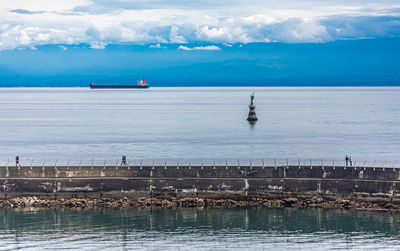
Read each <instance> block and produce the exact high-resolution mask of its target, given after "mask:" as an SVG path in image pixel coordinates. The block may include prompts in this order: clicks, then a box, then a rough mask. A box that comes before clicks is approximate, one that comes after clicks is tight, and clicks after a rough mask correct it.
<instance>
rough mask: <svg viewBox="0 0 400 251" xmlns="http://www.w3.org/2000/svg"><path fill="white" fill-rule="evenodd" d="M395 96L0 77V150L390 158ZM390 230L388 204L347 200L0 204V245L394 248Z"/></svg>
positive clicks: (398, 128) (398, 138)
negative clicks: (310, 204) (369, 205)
mask: <svg viewBox="0 0 400 251" xmlns="http://www.w3.org/2000/svg"><path fill="white" fill-rule="evenodd" d="M252 91H255V92H256V104H257V113H258V117H259V121H258V122H257V123H256V124H255V125H249V123H248V122H247V121H246V117H247V113H248V104H249V94H250V92H252ZM399 97H400V88H398V87H391V88H386V87H385V88H372V87H369V88H361V87H357V88H311V87H310V88H150V89H149V90H89V89H86V88H70V89H62V88H43V89H42V88H38V89H24V88H18V89H0V159H2V160H6V159H7V158H9V159H10V160H12V159H13V158H14V156H15V155H20V156H21V157H22V159H23V161H24V160H25V161H29V159H32V158H33V159H35V160H40V159H55V158H58V159H62V158H64V159H68V158H70V159H80V158H82V159H92V158H97V159H105V158H107V159H108V158H114V159H115V158H120V156H121V154H126V155H127V156H128V158H202V157H205V158H237V157H240V158H257V157H264V158H291V159H293V158H315V159H317V158H324V159H342V158H343V156H344V155H345V154H351V155H352V156H353V158H354V159H370V160H373V159H386V160H395V159H397V160H399V159H400V133H399V132H400V98H399ZM3 163H4V162H3ZM399 236H400V216H399V215H397V214H392V213H377V212H365V211H354V210H344V211H341V210H324V209H305V210H303V209H263V210H257V209H235V210H232V209H219V210H215V209H202V210H197V209H175V210H172V209H171V210H166V209H165V210H163V209H153V210H145V209H130V210H111V209H108V210H15V209H14V210H8V209H0V250H8V249H25V250H37V249H51V250H53V249H82V250H100V249H101V250H103V249H116V250H132V249H146V250H160V249H165V250H179V249H181V250H189V249H203V250H215V249H239V250H250V249H251V250H265V249H270V250H287V249H294V250H299V249H306V250H321V249H356V250H368V249H370V250H376V249H388V250H395V249H398V248H399V247H400V237H399Z"/></svg>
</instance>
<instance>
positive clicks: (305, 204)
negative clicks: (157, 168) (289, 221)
mask: <svg viewBox="0 0 400 251" xmlns="http://www.w3.org/2000/svg"><path fill="white" fill-rule="evenodd" d="M146 207H160V208H179V207H195V208H245V207H264V208H284V207H297V208H348V209H364V210H392V211H400V204H395V203H391V202H383V201H382V202H365V201H356V200H348V199H342V198H337V199H333V198H324V197H317V196H316V197H301V196H297V197H286V198H279V199H278V198H268V199H265V198H257V197H245V198H240V199H237V198H235V199H232V198H175V197H169V198H147V197H138V198H127V197H123V198H97V199H96V198H70V199H65V198H58V199H40V198H37V197H17V198H9V199H0V208H146Z"/></svg>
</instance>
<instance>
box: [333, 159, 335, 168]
mask: <svg viewBox="0 0 400 251" xmlns="http://www.w3.org/2000/svg"><path fill="white" fill-rule="evenodd" d="M332 166H333V168H335V160H334V159H333V160H332Z"/></svg>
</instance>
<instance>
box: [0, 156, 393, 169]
mask: <svg viewBox="0 0 400 251" xmlns="http://www.w3.org/2000/svg"><path fill="white" fill-rule="evenodd" d="M19 165H20V166H30V167H33V166H35V167H36V166H42V167H45V166H53V167H54V166H55V167H57V166H60V167H61V166H62V167H88V166H91V167H92V166H93V167H94V166H132V167H133V166H139V167H140V166H153V167H166V166H176V167H179V166H204V167H206V166H224V167H246V166H250V167H260V166H275V167H279V166H309V167H312V166H353V167H387V168H390V167H392V168H399V167H400V162H399V161H396V160H394V161H386V160H353V161H352V163H347V165H346V161H345V160H335V159H271V158H203V159H127V160H126V164H123V163H122V159H31V158H20V160H19ZM0 166H3V167H13V166H14V167H15V166H16V163H15V159H7V160H0Z"/></svg>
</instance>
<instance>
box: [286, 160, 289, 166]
mask: <svg viewBox="0 0 400 251" xmlns="http://www.w3.org/2000/svg"><path fill="white" fill-rule="evenodd" d="M286 167H289V160H288V159H286Z"/></svg>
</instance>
